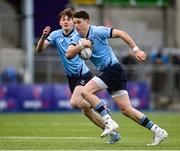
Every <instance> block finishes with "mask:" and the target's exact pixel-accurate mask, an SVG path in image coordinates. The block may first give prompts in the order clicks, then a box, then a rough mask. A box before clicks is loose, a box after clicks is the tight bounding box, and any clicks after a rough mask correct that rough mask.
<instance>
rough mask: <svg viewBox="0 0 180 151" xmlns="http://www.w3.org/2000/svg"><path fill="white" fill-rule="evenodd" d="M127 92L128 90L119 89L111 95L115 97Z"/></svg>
mask: <svg viewBox="0 0 180 151" xmlns="http://www.w3.org/2000/svg"><path fill="white" fill-rule="evenodd" d="M125 94H128V92H127V91H126V90H117V91H114V92H112V94H111V96H112V98H114V97H116V96H122V95H125Z"/></svg>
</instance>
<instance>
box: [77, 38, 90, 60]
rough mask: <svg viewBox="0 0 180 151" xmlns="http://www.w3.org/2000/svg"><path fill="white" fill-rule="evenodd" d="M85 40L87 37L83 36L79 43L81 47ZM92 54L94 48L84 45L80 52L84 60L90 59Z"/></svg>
mask: <svg viewBox="0 0 180 151" xmlns="http://www.w3.org/2000/svg"><path fill="white" fill-rule="evenodd" d="M83 40H85V38H82V39H80V40H79V45H80V47H83V45H82V41H83ZM91 55H92V50H91V48H88V47H83V48H82V50H81V52H80V53H79V57H80V58H82V59H83V60H88V59H89V58H90V57H91Z"/></svg>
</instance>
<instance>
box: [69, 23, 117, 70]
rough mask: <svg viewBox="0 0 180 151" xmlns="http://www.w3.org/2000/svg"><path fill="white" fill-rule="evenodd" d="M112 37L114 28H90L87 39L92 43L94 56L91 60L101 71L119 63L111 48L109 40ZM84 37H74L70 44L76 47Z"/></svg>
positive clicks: (77, 35) (77, 34)
mask: <svg viewBox="0 0 180 151" xmlns="http://www.w3.org/2000/svg"><path fill="white" fill-rule="evenodd" d="M111 37H112V28H107V27H104V26H90V28H89V31H88V34H87V37H86V38H87V39H89V40H91V42H92V48H93V52H92V56H91V58H90V60H91V61H92V62H93V64H94V65H95V66H96V68H97V69H99V70H101V69H103V68H104V67H106V66H108V65H113V64H115V63H118V59H117V58H116V56H115V54H114V52H113V50H112V48H111V46H110V45H109V43H108V38H111ZM81 38H82V36H81V35H80V34H79V33H76V34H75V35H73V37H72V40H71V42H70V44H73V45H75V44H76V43H77V41H79V39H81Z"/></svg>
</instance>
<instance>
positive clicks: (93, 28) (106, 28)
mask: <svg viewBox="0 0 180 151" xmlns="http://www.w3.org/2000/svg"><path fill="white" fill-rule="evenodd" d="M91 28H92V30H93V32H94V33H99V32H103V31H109V30H110V29H111V28H109V27H105V26H91Z"/></svg>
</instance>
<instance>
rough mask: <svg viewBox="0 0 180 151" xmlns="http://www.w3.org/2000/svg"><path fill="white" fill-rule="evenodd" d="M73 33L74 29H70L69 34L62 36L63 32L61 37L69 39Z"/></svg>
mask: <svg viewBox="0 0 180 151" xmlns="http://www.w3.org/2000/svg"><path fill="white" fill-rule="evenodd" d="M73 32H74V29H72V30H71V31H70V32H69V34H67V35H66V34H64V32H62V34H63V36H64V37H69V36H70V35H71V34H72V33H73Z"/></svg>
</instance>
